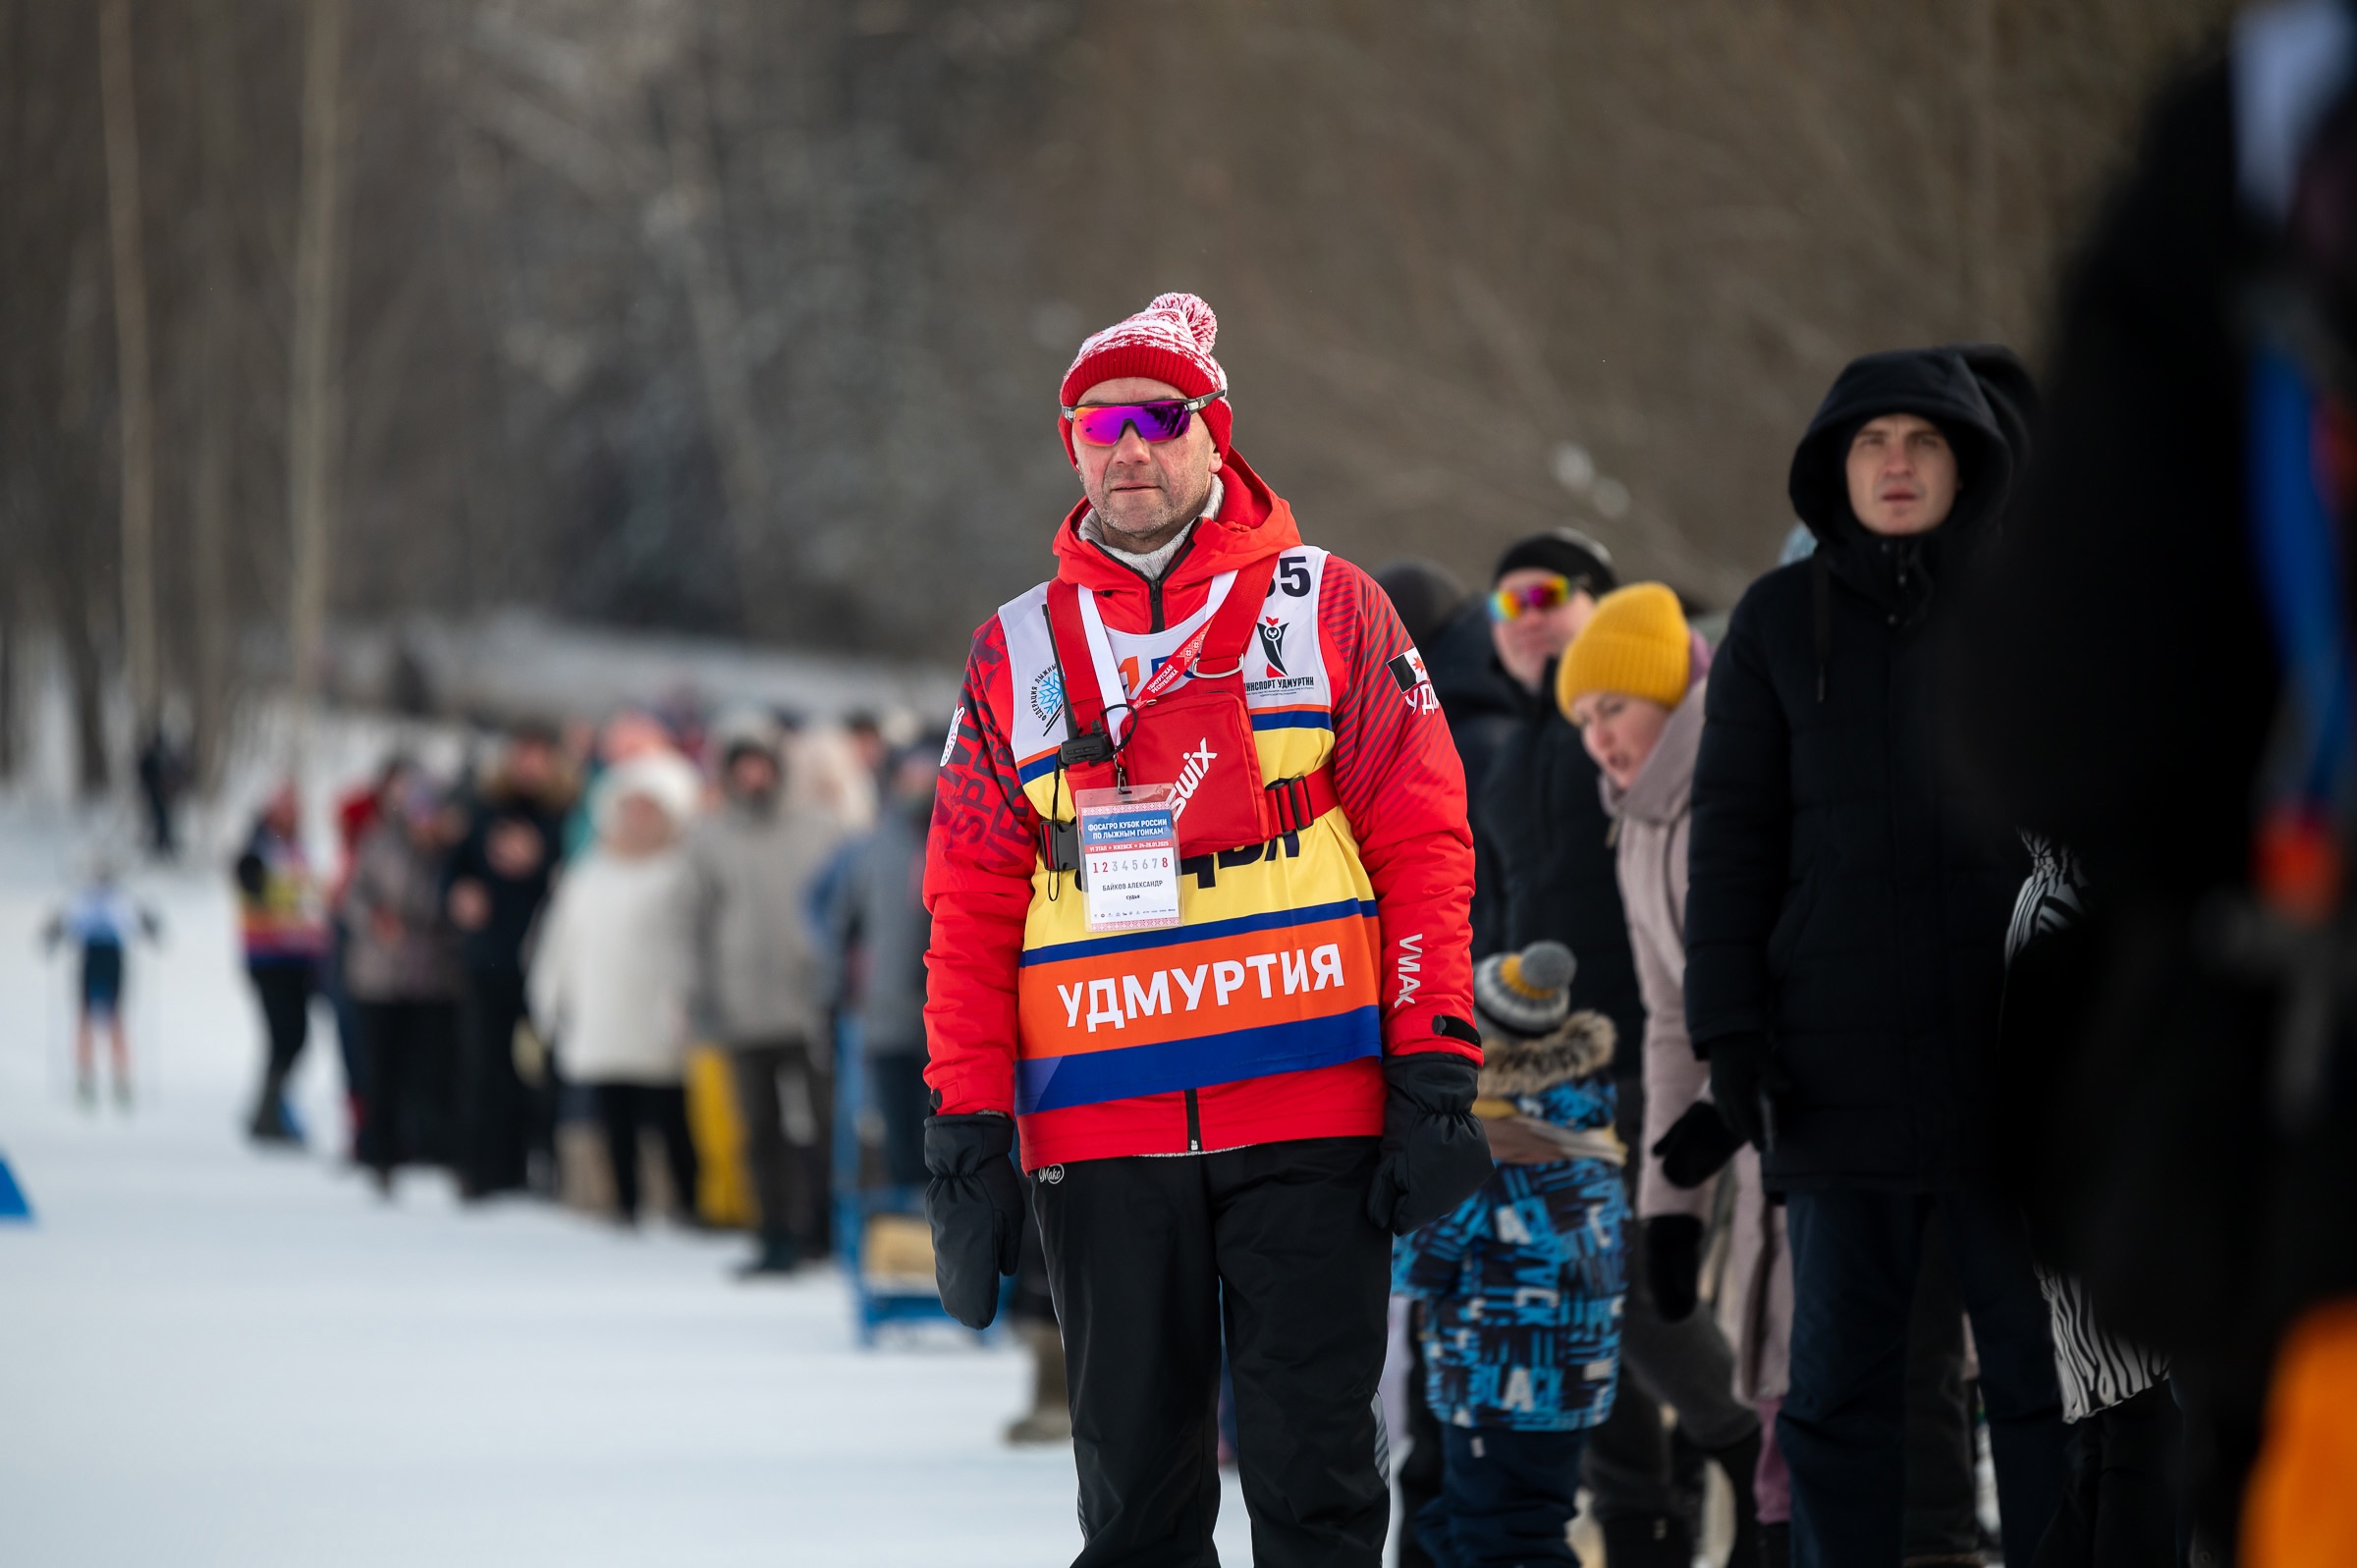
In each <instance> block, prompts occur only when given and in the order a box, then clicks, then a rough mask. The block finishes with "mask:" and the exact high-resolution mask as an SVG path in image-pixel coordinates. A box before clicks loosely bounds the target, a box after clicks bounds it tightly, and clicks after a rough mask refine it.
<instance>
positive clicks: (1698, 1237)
mask: <svg viewBox="0 0 2357 1568" xmlns="http://www.w3.org/2000/svg"><path fill="white" fill-rule="evenodd" d="M1701 1279H1702V1221H1701V1220H1699V1219H1697V1218H1695V1217H1693V1216H1692V1215H1656V1216H1655V1217H1653V1218H1651V1219H1648V1220H1646V1221H1645V1282H1646V1283H1647V1284H1649V1285H1651V1286H1652V1287H1653V1305H1654V1308H1655V1310H1656V1311H1658V1312H1660V1313H1661V1315H1662V1322H1664V1323H1683V1322H1685V1321H1686V1317H1687V1315H1688V1314H1689V1313H1691V1312H1693V1310H1694V1300H1695V1297H1696V1295H1697V1294H1698V1291H1699V1286H1700V1282H1701Z"/></svg>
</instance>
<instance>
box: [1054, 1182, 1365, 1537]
mask: <svg viewBox="0 0 2357 1568" xmlns="http://www.w3.org/2000/svg"><path fill="white" fill-rule="evenodd" d="M1376 1147H1377V1145H1376V1140H1375V1139H1373V1138H1320V1139H1306V1140H1301V1141H1297V1142H1288V1143H1273V1144H1256V1145H1254V1146H1252V1147H1251V1148H1248V1149H1230V1150H1224V1151H1221V1152H1219V1153H1216V1154H1207V1155H1192V1156H1178V1157H1173V1158H1169V1159H1124V1160H1090V1161H1081V1162H1073V1163H1071V1164H1068V1165H1049V1166H1046V1167H1044V1168H1042V1169H1040V1170H1037V1171H1034V1172H1033V1173H1032V1176H1031V1203H1032V1209H1033V1211H1034V1212H1035V1213H1036V1214H1037V1216H1038V1218H1039V1228H1040V1239H1041V1240H1042V1242H1043V1243H1044V1244H1045V1246H1046V1251H1047V1260H1048V1276H1049V1279H1050V1281H1051V1282H1052V1284H1053V1286H1054V1289H1055V1297H1056V1314H1057V1317H1058V1319H1059V1320H1060V1321H1061V1322H1062V1323H1063V1325H1064V1346H1065V1362H1066V1366H1067V1368H1068V1369H1069V1377H1070V1380H1071V1401H1072V1455H1073V1460H1074V1462H1075V1464H1076V1466H1077V1468H1078V1470H1079V1472H1080V1530H1081V1534H1082V1536H1083V1537H1084V1538H1085V1542H1086V1543H1085V1544H1084V1545H1083V1546H1082V1548H1081V1551H1080V1555H1079V1556H1078V1557H1076V1558H1075V1559H1073V1568H1114V1565H1116V1564H1119V1565H1120V1568H1208V1565H1210V1564H1214V1563H1217V1562H1218V1560H1219V1558H1218V1555H1217V1553H1216V1552H1215V1551H1214V1549H1213V1547H1212V1543H1211V1531H1212V1524H1213V1521H1214V1520H1215V1519H1216V1518H1217V1517H1218V1515H1219V1508H1220V1471H1219V1460H1218V1454H1217V1442H1218V1438H1217V1425H1218V1423H1217V1408H1218V1403H1219V1384H1220V1343H1221V1330H1222V1327H1223V1325H1224V1326H1225V1328H1226V1331H1227V1334H1226V1336H1227V1345H1228V1354H1229V1359H1230V1363H1231V1365H1232V1367H1233V1372H1234V1378H1235V1406H1236V1428H1237V1433H1236V1448H1237V1463H1238V1468H1239V1469H1240V1471H1241V1472H1242V1480H1243V1487H1244V1506H1245V1507H1246V1508H1247V1509H1248V1510H1250V1512H1251V1516H1252V1560H1253V1561H1254V1562H1255V1563H1256V1564H1258V1565H1259V1568H1310V1565H1317V1568H1375V1565H1376V1564H1378V1563H1380V1562H1381V1561H1382V1559H1383V1541H1384V1533H1385V1529H1386V1527H1387V1525H1388V1524H1389V1522H1390V1511H1391V1506H1390V1505H1391V1498H1390V1492H1389V1488H1388V1487H1387V1486H1386V1485H1385V1481H1384V1476H1383V1471H1382V1469H1381V1463H1380V1459H1379V1454H1378V1450H1379V1446H1380V1443H1381V1417H1380V1416H1379V1414H1378V1413H1377V1409H1376V1404H1375V1385H1376V1382H1377V1379H1379V1378H1380V1377H1381V1376H1382V1373H1383V1353H1384V1338H1385V1327H1386V1315H1387V1306H1388V1288H1389V1282H1390V1275H1391V1257H1392V1242H1391V1237H1390V1236H1389V1235H1388V1234H1386V1233H1385V1232H1384V1231H1383V1230H1382V1229H1381V1228H1380V1227H1378V1226H1377V1225H1375V1224H1373V1223H1371V1222H1370V1221H1369V1220H1368V1218H1367V1216H1366V1202H1367V1188H1368V1186H1369V1184H1370V1183H1371V1181H1372V1180H1373V1178H1374V1174H1375V1155H1376Z"/></svg>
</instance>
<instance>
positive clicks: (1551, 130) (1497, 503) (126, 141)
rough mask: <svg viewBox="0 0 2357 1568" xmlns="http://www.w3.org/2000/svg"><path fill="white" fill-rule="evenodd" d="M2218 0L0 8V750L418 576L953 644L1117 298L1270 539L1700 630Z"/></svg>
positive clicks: (2008, 323) (747, 630)
mask: <svg viewBox="0 0 2357 1568" xmlns="http://www.w3.org/2000/svg"><path fill="white" fill-rule="evenodd" d="M2230 10H2231V6H2230V4H2229V3H2228V0H1938V3H1931V4H1920V5H1906V6H1899V5H1892V4H1890V3H1888V0H1552V3H1546V0H1463V3H1459V4H1450V5H1434V4H1429V3H1426V0H1358V3H1352V4H1344V3H1340V0H1287V3H1260V0H1181V3H1173V4H1166V5H1159V6H1142V5H1116V4H1111V3H1097V4H1085V3H1079V0H997V3H959V0H400V3H398V4H395V3H386V0H0V204H4V210H5V213H6V224H5V234H4V235H0V244H4V245H5V247H6V248H5V253H4V257H0V344H4V345H5V357H4V361H0V378H4V379H0V551H4V552H5V554H4V556H0V559H4V560H5V562H6V568H5V570H0V768H5V766H6V765H7V764H8V763H9V761H10V759H11V758H12V756H13V755H14V754H15V752H16V750H17V748H18V746H19V745H20V744H21V741H20V739H19V728H20V721H19V718H18V714H19V710H20V709H21V708H22V706H23V698H22V695H21V693H22V689H23V687H24V684H25V682H26V680H27V678H28V676H27V671H28V670H31V669H32V668H33V667H34V665H35V663H36V661H49V662H50V665H44V666H43V668H49V667H51V665H54V666H55V667H58V668H62V669H63V671H64V672H65V676H66V678H67V680H68V683H69V685H70V687H71V689H72V691H73V693H74V695H75V702H74V709H75V712H76V714H77V715H78V724H77V729H78V732H79V734H80V735H81V739H82V744H81V747H80V751H81V756H82V775H83V778H84V780H85V782H94V781H95V779H96V778H99V777H103V775H104V773H105V769H106V762H107V745H106V741H105V734H104V731H105V730H106V728H107V725H108V724H109V723H110V720H109V719H108V718H107V715H108V713H109V712H110V711H113V710H115V709H120V708H122V707H124V706H125V705H128V707H129V708H130V709H131V710H132V711H134V712H135V713H137V714H141V715H152V714H154V713H156V712H157V711H159V709H161V708H162V707H164V706H165V705H167V704H169V705H171V707H172V710H173V711H174V712H175V713H181V714H185V715H186V716H187V717H188V718H189V719H190V720H192V722H193V725H194V730H195V737H194V738H195V741H196V745H197V748H198V750H199V752H200V754H203V755H206V756H208V757H209V756H211V755H214V754H217V752H218V750H219V735H220V733H221V731H222V726H223V723H224V720H225V717H226V716H227V715H228V714H229V713H230V712H231V711H232V710H233V708H234V706H235V703H236V701H237V700H238V698H239V696H240V694H241V693H243V692H247V691H251V690H255V689H261V688H264V687H266V686H269V685H271V684H273V683H278V682H283V681H285V680H286V679H287V678H288V677H289V675H290V674H292V675H294V676H297V677H299V678H305V679H307V678H310V675H309V666H310V665H311V664H313V663H315V662H316V661H317V660H318V659H319V658H320V657H321V655H320V653H319V652H318V650H319V649H320V647H321V646H322V638H323V636H324V635H325V634H326V632H327V629H328V628H330V627H334V626H339V625H348V624H351V625H356V624H365V623H384V622H398V621H399V620H400V619H401V618H403V617H405V616H411V615H415V614H418V613H421V612H423V613H431V614H433V615H435V616H439V617H444V618H465V617H468V616H472V615H477V614H481V613H484V612H487V611H490V610H493V609H496V608H499V607H504V606H513V605H527V606H534V607H538V608H540V609H543V610H545V611H547V612H549V613H551V614H553V615H556V616H559V617H562V618H564V619H566V620H569V621H574V622H590V623H597V624H610V625H633V626H642V627H666V628H680V629H688V630H693V631H696V632H701V633H706V634H719V635H724V636H731V637H740V638H743V639H748V640H751V641H755V642H760V643H766V644H772V645H781V646H789V647H803V648H820V649H841V650H853V651H862V652H866V653H870V654H881V655H884V656H888V657H893V658H900V659H908V660H942V661H954V660H955V659H956V658H957V657H958V656H959V654H960V652H961V651H962V649H963V647H964V643H965V639H966V637H967V635H968V633H969V631H970V629H971V627H972V626H973V624H974V623H975V622H977V621H979V620H980V619H981V618H982V617H984V616H985V615H987V614H988V613H989V612H990V610H991V609H992V607H993V606H995V605H996V604H997V603H998V602H1000V601H1001V600H1002V599H1004V598H1005V597H1007V596H1009V595H1011V594H1013V593H1014V592H1016V591H1018V590H1019V589H1020V588H1022V587H1023V586H1024V585H1026V584H1028V583H1030V582H1033V581H1036V580H1037V579H1038V578H1039V577H1040V576H1042V575H1044V574H1045V571H1046V569H1047V567H1048V557H1047V553H1046V549H1047V541H1048V538H1049V535H1050V531H1051V528H1052V526H1053V524H1054V522H1055V521H1056V519H1057V518H1058V517H1059V516H1060V515H1061V514H1063V512H1064V511H1065V509H1066V508H1067V507H1068V506H1069V503H1070V501H1071V499H1072V498H1073V496H1074V495H1075V494H1076V487H1075V485H1074V483H1073V480H1072V477H1071V474H1070V471H1069V468H1068V467H1067V466H1066V465H1065V462H1064V460H1063V455H1062V452H1061V449H1060V448H1059V446H1058V443H1057V441H1056V439H1055V434H1054V426H1053V419H1054V401H1055V388H1056V382H1057V380H1058V378H1059V376H1060V375H1061V373H1062V371H1063V369H1064V367H1065V365H1066V364H1067V362H1068V361H1069V357H1070V355H1071V353H1072V351H1073V349H1074V347H1075V346H1076V344H1077V342H1078V340H1079V339H1080V338H1081V337H1082V336H1083V335H1084V334H1085V333H1086V332H1088V331H1090V330H1093V329H1094V328H1096V327H1099V326H1102V325H1104V324H1106V323H1107V322H1110V321H1111V320H1113V319H1115V318H1116V317H1118V316H1120V315H1123V314H1125V313H1127V312H1129V311H1132V310H1134V309H1136V308H1138V307H1139V306H1140V305H1142V304H1143V303H1144V302H1145V301H1146V299H1147V298H1148V297H1151V296H1152V295H1154V294H1155V293H1157V292H1159V291H1162V290H1166V289H1187V290H1191V291H1194V292H1197V293H1200V294H1202V295H1203V296H1204V297H1207V298H1208V299H1210V301H1211V302H1212V304H1213V305H1214V307H1215V308H1216V309H1217V310H1218V311H1219V313H1220V318H1221V337H1220V344H1219V353H1220V355H1221V357H1222V358H1223V360H1224V361H1225V362H1226V364H1227V365H1228V367H1229V370H1230V374H1231V376H1232V378H1233V382H1234V386H1235V389H1236V390H1235V406H1236V421H1235V431H1236V441H1237V445H1238V447H1239V448H1240V449H1241V450H1242V451H1243V452H1244V453H1245V454H1246V455H1247V456H1248V457H1249V458H1250V459H1251V460H1252V461H1253V463H1254V464H1255V466H1257V467H1258V468H1260V470H1261V471H1262V472H1263V473H1264V474H1266V475H1267V476H1268V477H1269V478H1270V479H1271V480H1272V482H1273V483H1275V484H1276V485H1277V486H1278V488H1279V489H1280V490H1281V491H1282V492H1284V493H1285V494H1287V495H1288V497H1289V498H1290V499H1291V500H1292V502H1293V503H1294V505H1295V507H1296V509H1297V510H1298V512H1299V514H1300V516H1301V518H1302V521H1303V525H1304V529H1305V531H1306V532H1308V533H1309V534H1310V535H1311V537H1313V538H1314V539H1316V540H1317V541H1318V542H1320V543H1324V544H1327V545H1331V546H1333V547H1335V548H1337V549H1340V550H1342V551H1343V552H1345V553H1346V554H1348V555H1350V556H1352V557H1353V558H1355V559H1357V560H1358V561H1360V562H1361V563H1362V564H1365V565H1368V566H1374V565H1378V564H1380V563H1382V562H1384V561H1386V560H1389V559H1392V558H1394V557H1397V556H1400V555H1411V554H1412V555H1421V556H1426V557H1430V558H1433V559H1436V560H1438V561H1440V562H1442V563H1444V564H1446V565H1447V566H1449V567H1451V568H1453V569H1455V570H1456V571H1457V572H1459V573H1460V574H1461V575H1463V576H1464V577H1465V578H1466V579H1467V580H1468V582H1474V581H1478V580H1479V579H1480V578H1481V577H1482V576H1483V575H1484V573H1486V570H1487V568H1488V563H1489V561H1490V560H1491V558H1492V557H1493V556H1494V554H1495V552H1496V551H1497V549H1498V548H1499V547H1500V546H1501V545H1503V544H1504V543H1505V542H1507V541H1508V540H1510V539H1512V538H1513V537H1515V536H1517V535H1519V534H1522V533H1525V532H1528V531H1530V530H1532V529H1534V528H1537V527H1542V526H1547V525H1551V524H1554V523H1558V522H1571V523H1574V524H1577V525H1580V526H1583V527H1586V528H1589V529H1590V530H1592V531H1594V532H1596V533H1597V534H1599V535H1600V536H1602V537H1604V538H1605V539H1607V540H1608V541H1609V542H1610V543H1611V544H1612V545H1613V547H1614V548H1615V550H1616V551H1617V553H1618V555H1619V556H1620V558H1621V560H1622V563H1623V565H1624V566H1625V567H1626V568H1629V569H1631V570H1632V571H1634V572H1636V573H1641V574H1647V575H1660V576H1664V577H1666V578H1668V579H1669V580H1670V581H1672V582H1673V583H1675V584H1677V585H1678V586H1680V587H1681V588H1683V589H1685V590H1686V591H1687V592H1689V593H1690V594H1692V595H1694V596H1696V597H1697V598H1699V599H1701V600H1703V601H1704V602H1706V603H1709V604H1715V605H1718V606H1721V607H1724V606H1725V605H1727V604H1728V603H1730V602H1731V601H1732V599H1733V598H1734V596H1735V595H1736V594H1738V593H1739V592H1740V591H1741V588H1742V586H1743V585H1744V583H1745V582H1747V581H1748V580H1749V579H1750V578H1751V576H1753V575H1754V574H1755V573H1756V572H1757V571H1758V570H1759V569H1761V568H1763V567H1765V566H1766V565H1767V564H1768V563H1769V562H1770V561H1771V559H1772V558H1773V555H1774V552H1775V548H1776V544H1777V541H1778V539H1779V537H1780V536H1781V534H1782V532H1783V531H1784V529H1785V528H1786V527H1787V526H1788V523H1789V516H1788V514H1787V512H1786V509H1785V505H1784V501H1783V469H1784V464H1785V461H1786V459H1787V457H1788V454H1789V451H1790V447H1791V443H1792V441H1793V440H1794V438H1795V436H1796V434H1797V433H1798V431H1799V430H1800V428H1801V426H1802V424H1803V423H1804V421H1805V420H1806V418H1807V416H1808V414H1809V412H1810V410H1811V409H1812V408H1813V406H1815V404H1816V401H1817V399H1818V398H1819V396H1820V395H1821V393H1822V392H1823V390H1824V387H1825V385H1826V384H1827V382H1828V381H1829V380H1830V378H1831V377H1832V375H1833V374H1834V372H1835V371H1836V369H1837V368H1838V367H1839V365H1840V364H1841V363H1842V362H1843V361H1844V360H1845V359H1847V358H1848V357H1850V356H1851V355H1853V354H1855V353H1858V352H1862V351H1868V350H1872V349H1878V348H1884V347H1891V346H1895V345H1901V344H1914V343H1924V342H1932V341H1944V340H1954V339H1961V338H1994V339H2001V340H2004V341H2007V342H2011V343H2013V344H2016V345H2017V346H2020V347H2021V348H2022V349H2023V350H2024V351H2026V352H2028V353H2029V354H2030V355H2031V357H2032V359H2033V362H2035V360H2036V357H2037V354H2038V351H2039V346H2040V338H2041V322H2042V320H2043V317H2044V315H2045V312H2046V310H2047V307H2048V305H2049V300H2050V293H2051V289H2052V286H2053V282H2054V280H2055V277H2056V267H2057V265H2058V263H2059V262H2060V261H2061V260H2062V259H2063V258H2064V257H2066V255H2067V253H2068V250H2069V247H2070V245H2071V243H2072V241H2073V237H2074V236H2075V235H2076V234H2077V233H2078V232H2079V231H2080V230H2081V228H2082V226H2083V224H2084V222H2085V220H2086V218H2087V216H2088V210H2089V203H2090V202H2091V200H2092V199H2093V197H2094V194H2095V192H2096V190H2097V189H2098V186H2099V184H2100V181H2101V179H2102V177H2103V176H2104V175H2105V174H2106V173H2107V172H2108V171H2110V170H2111V169H2112V168H2114V167H2116V165H2117V164H2118V162H2119V161H2120V160H2121V159H2122V158H2123V157H2124V155H2125V154H2126V152H2127V150H2128V147H2129V145H2130V142H2131V139H2132V136H2133V134H2134V129H2135V124H2136V119H2137V109H2138V106H2139V105H2140V103H2141V101H2142V100H2143V99H2144V97H2145V96H2146V95H2147V94H2148V93H2149V91H2150V90H2151V88H2152V87H2153V86H2154V85H2155V83H2156V82H2157V81H2160V80H2161V79H2162V78H2163V76H2164V75H2165V73H2166V72H2167V71H2169V70H2171V69H2174V68H2176V67H2178V66H2180V65H2182V64H2184V63H2186V62H2187V61H2188V60H2189V59H2191V58H2192V57H2193V56H2194V55H2195V54H2196V53H2197V52H2198V51H2200V50H2202V49H2203V48H2205V47H2209V46H2211V45H2213V44H2214V43H2215V42H2216V40H2217V38H2218V36H2219V34H2220V27H2221V25H2222V23H2223V21H2224V20H2225V18H2226V16H2227V14H2228V13H2229V11H2230ZM110 704H111V707H110Z"/></svg>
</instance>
